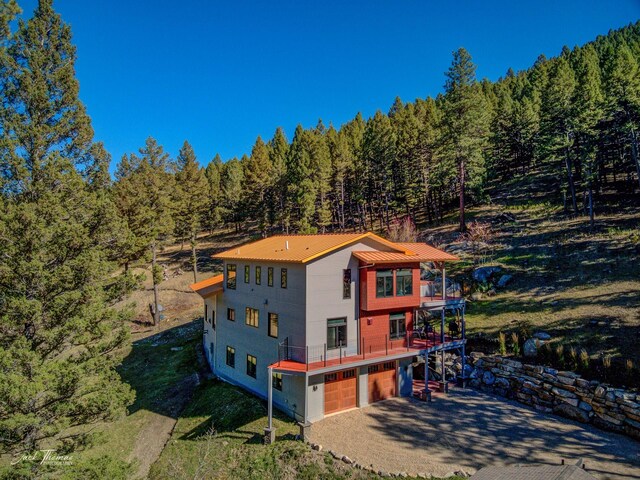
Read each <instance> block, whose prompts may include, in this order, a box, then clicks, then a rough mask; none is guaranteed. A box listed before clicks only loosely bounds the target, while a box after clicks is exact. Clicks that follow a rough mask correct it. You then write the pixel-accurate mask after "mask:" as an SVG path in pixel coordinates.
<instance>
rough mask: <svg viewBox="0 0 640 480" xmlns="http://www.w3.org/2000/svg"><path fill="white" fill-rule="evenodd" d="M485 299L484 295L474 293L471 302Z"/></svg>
mask: <svg viewBox="0 0 640 480" xmlns="http://www.w3.org/2000/svg"><path fill="white" fill-rule="evenodd" d="M483 298H484V294H483V293H482V292H473V293H472V294H471V300H474V301H476V302H477V301H478V300H482V299H483Z"/></svg>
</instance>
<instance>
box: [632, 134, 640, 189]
mask: <svg viewBox="0 0 640 480" xmlns="http://www.w3.org/2000/svg"><path fill="white" fill-rule="evenodd" d="M630 135H631V157H632V158H633V162H634V163H635V164H636V170H637V172H638V185H640V158H638V138H637V136H636V131H635V130H634V129H633V128H632V129H631V132H630Z"/></svg>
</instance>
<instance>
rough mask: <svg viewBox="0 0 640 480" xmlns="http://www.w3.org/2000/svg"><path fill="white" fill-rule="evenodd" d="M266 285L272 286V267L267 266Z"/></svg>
mask: <svg viewBox="0 0 640 480" xmlns="http://www.w3.org/2000/svg"><path fill="white" fill-rule="evenodd" d="M267 285H268V286H270V287H273V267H268V268H267Z"/></svg>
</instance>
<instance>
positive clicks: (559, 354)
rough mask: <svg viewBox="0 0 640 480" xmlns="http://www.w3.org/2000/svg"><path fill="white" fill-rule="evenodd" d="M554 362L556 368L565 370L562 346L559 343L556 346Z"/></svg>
mask: <svg viewBox="0 0 640 480" xmlns="http://www.w3.org/2000/svg"><path fill="white" fill-rule="evenodd" d="M555 361H556V365H557V366H558V368H565V361H564V345H562V344H561V343H559V344H558V345H556V349H555Z"/></svg>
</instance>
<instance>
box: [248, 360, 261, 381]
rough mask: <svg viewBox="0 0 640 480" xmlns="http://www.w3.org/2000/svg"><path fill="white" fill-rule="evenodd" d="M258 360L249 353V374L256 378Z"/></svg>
mask: <svg viewBox="0 0 640 480" xmlns="http://www.w3.org/2000/svg"><path fill="white" fill-rule="evenodd" d="M257 366H258V360H257V359H256V357H254V356H253V355H247V375H249V376H250V377H253V378H256V372H257V370H258V368H257Z"/></svg>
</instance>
